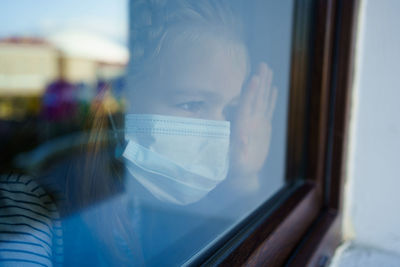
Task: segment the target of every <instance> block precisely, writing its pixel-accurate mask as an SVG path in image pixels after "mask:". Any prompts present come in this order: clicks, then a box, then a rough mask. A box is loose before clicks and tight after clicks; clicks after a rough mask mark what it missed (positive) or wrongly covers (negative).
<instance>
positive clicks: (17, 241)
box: [0, 173, 62, 266]
mask: <svg viewBox="0 0 400 267" xmlns="http://www.w3.org/2000/svg"><path fill="white" fill-rule="evenodd" d="M61 229H62V228H61V224H60V218H59V214H58V211H57V208H56V206H55V204H54V202H53V201H52V199H51V198H50V196H49V195H48V194H47V193H46V192H45V191H44V189H43V188H42V187H41V186H40V185H38V184H37V182H36V181H35V179H34V178H33V177H31V176H27V175H21V174H14V173H10V174H8V175H1V176H0V265H3V264H4V265H11V266H13V265H14V264H15V265H18V264H23V265H25V264H36V265H42V266H51V265H52V262H54V260H55V259H57V258H58V257H57V254H60V253H61V252H62V251H61V250H62V247H61V245H62V230H61ZM59 248H61V249H59Z"/></svg>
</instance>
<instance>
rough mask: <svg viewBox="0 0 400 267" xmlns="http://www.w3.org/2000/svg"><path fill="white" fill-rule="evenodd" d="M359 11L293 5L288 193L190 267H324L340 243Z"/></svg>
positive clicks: (300, 1)
mask: <svg viewBox="0 0 400 267" xmlns="http://www.w3.org/2000/svg"><path fill="white" fill-rule="evenodd" d="M358 7H359V0H296V1H295V8H294V23H293V41H292V42H293V43H292V59H291V87H290V88H291V91H290V109H289V119H288V136H287V158H286V180H287V187H286V188H283V189H282V190H281V191H280V192H278V193H277V194H276V195H275V196H274V197H273V198H272V199H270V200H268V201H267V202H266V203H265V204H263V205H262V206H261V207H259V208H258V209H257V210H256V211H255V212H254V213H253V214H252V215H251V216H250V217H248V218H247V219H246V220H244V221H243V222H241V223H240V224H239V225H238V226H237V227H236V228H235V229H233V230H232V231H231V233H230V234H229V235H227V236H225V237H224V238H222V239H221V240H219V242H217V243H216V244H214V245H213V247H210V248H209V249H207V251H206V252H205V253H203V254H202V255H200V256H199V257H197V258H196V259H195V260H194V261H193V262H191V263H190V264H191V265H222V266H233V265H235V266H237V265H249V266H263V265H268V266H282V265H285V266H324V265H325V264H326V263H327V262H328V260H329V258H330V257H331V256H332V254H333V252H334V250H335V248H336V247H337V246H338V245H339V244H340V242H341V200H342V188H343V186H342V185H343V177H344V173H345V169H346V157H345V155H346V144H347V129H348V122H349V103H350V96H351V84H352V76H353V58H354V48H355V45H354V44H355V33H356V29H357V19H358V10H359V8H358ZM296 178H301V179H296Z"/></svg>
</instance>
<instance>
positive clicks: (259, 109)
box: [254, 63, 268, 114]
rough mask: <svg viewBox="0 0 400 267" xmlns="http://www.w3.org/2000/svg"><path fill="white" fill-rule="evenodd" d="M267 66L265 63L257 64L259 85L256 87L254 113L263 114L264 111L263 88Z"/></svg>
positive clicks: (264, 88)
mask: <svg viewBox="0 0 400 267" xmlns="http://www.w3.org/2000/svg"><path fill="white" fill-rule="evenodd" d="M267 72H268V69H267V66H266V64H265V63H261V64H260V65H259V66H258V72H257V73H258V75H259V76H260V83H259V87H258V89H257V99H256V103H255V105H254V110H255V112H254V113H258V114H264V113H265V106H266V105H267V104H266V103H265V99H264V94H265V90H266V82H267Z"/></svg>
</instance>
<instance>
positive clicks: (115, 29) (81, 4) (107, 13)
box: [0, 0, 129, 44]
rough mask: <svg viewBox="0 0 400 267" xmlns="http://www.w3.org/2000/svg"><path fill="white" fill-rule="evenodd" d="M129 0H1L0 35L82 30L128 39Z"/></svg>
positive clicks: (41, 34) (124, 41) (115, 38)
mask: <svg viewBox="0 0 400 267" xmlns="http://www.w3.org/2000/svg"><path fill="white" fill-rule="evenodd" d="M128 1H129V0H84V1H82V0H2V1H1V9H0V25H1V26H0V38H1V37H9V36H21V35H22V36H42V37H43V36H44V37H45V36H47V35H50V34H52V33H56V32H59V31H62V30H85V31H90V32H93V33H96V34H100V35H102V36H105V37H108V38H111V39H113V40H114V41H117V42H119V43H122V44H126V41H127V29H128Z"/></svg>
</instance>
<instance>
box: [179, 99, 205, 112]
mask: <svg viewBox="0 0 400 267" xmlns="http://www.w3.org/2000/svg"><path fill="white" fill-rule="evenodd" d="M205 104H206V103H205V102H204V101H189V102H184V103H180V104H177V105H176V107H178V108H180V109H183V110H185V111H189V112H193V113H196V112H199V111H200V110H202V109H203V108H204V107H205Z"/></svg>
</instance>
